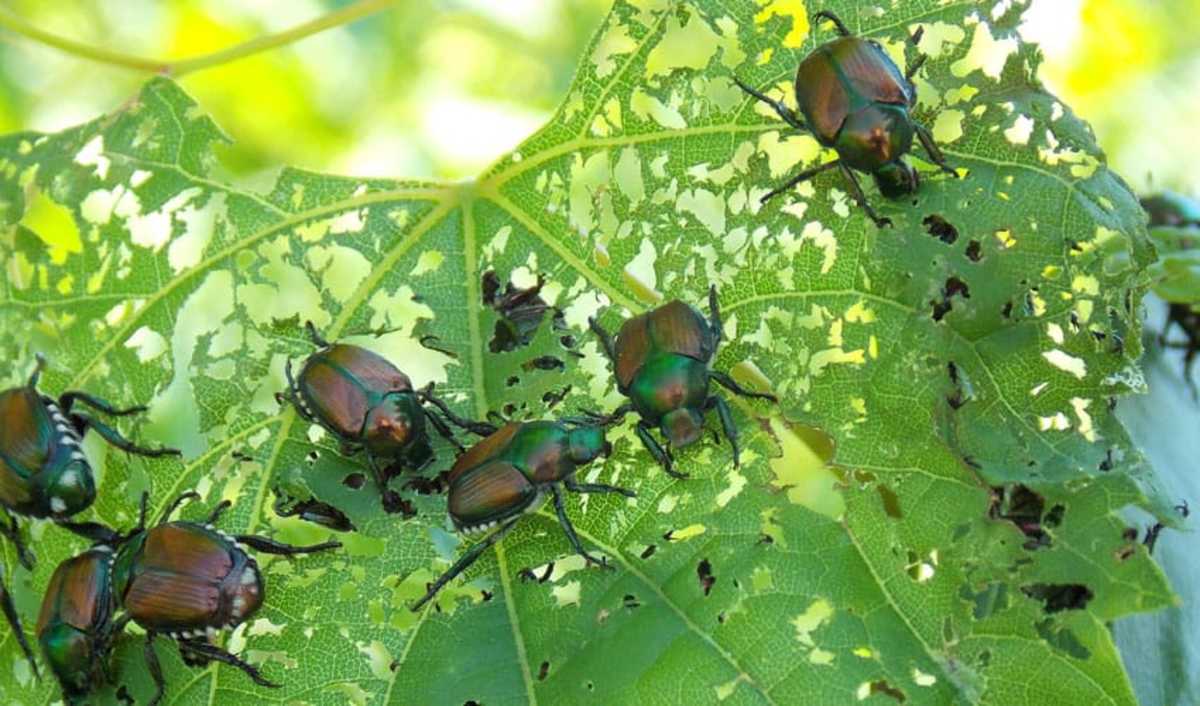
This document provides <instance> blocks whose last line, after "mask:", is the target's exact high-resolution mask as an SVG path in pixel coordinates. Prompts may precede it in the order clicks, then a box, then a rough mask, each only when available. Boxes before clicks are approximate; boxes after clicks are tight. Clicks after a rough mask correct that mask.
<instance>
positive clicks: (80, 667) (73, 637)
mask: <svg viewBox="0 0 1200 706" xmlns="http://www.w3.org/2000/svg"><path fill="white" fill-rule="evenodd" d="M112 561H113V548H112V547H111V546H108V545H105V544H101V545H97V546H95V547H92V548H91V549H88V550H87V551H85V552H83V553H82V554H79V555H78V556H75V557H72V558H70V559H67V560H66V561H64V562H63V563H61V564H59V565H58V568H57V569H55V570H54V575H53V576H51V577H50V583H49V585H47V586H46V593H45V594H44V595H43V596H42V610H41V613H40V614H39V616H38V622H37V636H38V642H39V643H41V646H42V654H43V655H44V656H45V658H46V663H47V664H49V665H50V671H52V672H53V673H54V676H55V677H57V678H58V682H59V684H60V685H61V686H62V691H63V699H64V700H65V701H66V703H68V704H72V705H74V704H83V703H87V700H88V697H89V696H90V695H91V693H92V691H93V690H94V689H95V688H96V686H97V685H98V684H100V683H101V682H102V681H107V682H111V681H112V677H111V675H110V674H109V671H108V658H109V653H110V652H111V650H112V646H113V642H114V641H115V640H116V638H117V636H118V635H120V634H121V632H122V631H123V630H124V629H125V624H126V623H127V622H128V618H127V617H126V618H120V619H116V616H117V603H116V601H115V600H114V598H113V593H112Z"/></svg>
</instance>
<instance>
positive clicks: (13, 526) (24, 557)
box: [0, 509, 34, 571]
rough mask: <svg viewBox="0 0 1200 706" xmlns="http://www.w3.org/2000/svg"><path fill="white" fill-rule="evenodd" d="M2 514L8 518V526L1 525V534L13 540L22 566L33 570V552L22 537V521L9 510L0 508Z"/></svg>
mask: <svg viewBox="0 0 1200 706" xmlns="http://www.w3.org/2000/svg"><path fill="white" fill-rule="evenodd" d="M0 514H2V515H3V516H4V517H5V518H6V519H7V520H8V526H7V527H5V526H3V525H0V534H2V535H3V536H4V537H5V538H6V539H8V541H10V542H12V545H13V548H15V549H16V550H17V561H19V562H21V566H24V567H25V568H26V569H29V570H30V571H33V564H34V558H33V553H32V552H30V551H29V547H26V546H25V540H24V539H23V538H22V537H21V525H20V523H18V522H17V518H16V517H14V516H12V515H9V514H8V511H7V510H4V509H0Z"/></svg>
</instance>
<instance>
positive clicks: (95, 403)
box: [58, 390, 149, 417]
mask: <svg viewBox="0 0 1200 706" xmlns="http://www.w3.org/2000/svg"><path fill="white" fill-rule="evenodd" d="M76 402H82V403H84V404H86V405H87V406H89V407H91V408H92V409H95V410H98V411H100V412H104V413H105V414H107V415H110V416H113V417H125V416H128V415H130V414H137V413H138V412H145V411H146V410H147V409H149V407H147V406H145V405H136V406H134V407H130V408H129V409H117V408H116V407H113V406H112V405H111V404H109V403H108V402H105V401H104V400H102V399H100V398H99V397H96V396H94V395H89V394H88V393H86V392H81V391H79V390H70V391H68V392H64V393H62V394H61V395H59V397H58V406H59V407H61V408H62V411H63V413H64V414H65V413H67V412H70V411H71V407H73V406H74V405H75V403H76Z"/></svg>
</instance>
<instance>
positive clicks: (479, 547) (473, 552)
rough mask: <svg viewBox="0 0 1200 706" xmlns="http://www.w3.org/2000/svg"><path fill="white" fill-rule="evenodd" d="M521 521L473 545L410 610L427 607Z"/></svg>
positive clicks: (515, 520) (515, 519) (506, 525)
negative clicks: (447, 585) (439, 593)
mask: <svg viewBox="0 0 1200 706" xmlns="http://www.w3.org/2000/svg"><path fill="white" fill-rule="evenodd" d="M519 519H521V517H520V515H518V516H517V517H514V518H513V519H511V520H509V521H508V523H507V524H504V525H501V527H500V529H498V530H496V531H495V532H492V533H491V534H489V535H488V536H487V537H486V538H484V539H483V541H480V542H476V543H475V544H473V545H471V548H470V549H468V550H467V552H466V553H465V554H463V555H462V556H461V557H459V559H458V561H456V562H454V566H451V567H450V568H449V569H447V570H446V572H445V573H443V574H442V575H441V576H439V577H437V580H436V581H434V582H433V583H432V584H430V585H429V589H428V590H427V591H425V595H424V596H421V598H420V600H418V601H417V602H416V603H413V604H412V605H411V606H409V610H411V611H412V612H414V613H415V612H417V611H418V610H420V609H421V606H423V605H425V604H426V603H428V602H429V600H430V599H431V598H433V597H434V596H436V595H437V592H438V591H440V590H442V587H443V586H445V585H446V584H448V583H450V582H451V581H453V580H454V578H455V577H456V576H458V575H459V574H461V573H462V572H464V571H466V570H467V568H469V567H470V566H471V564H474V563H475V562H476V560H478V559H479V555H481V554H483V553H484V552H485V551H487V549H488V548H489V547H491V546H492V545H493V544H495V543H496V542H499V541H500V540H501V539H504V535H506V534H508V533H509V531H510V530H512V528H513V525H515V524H517V520H519Z"/></svg>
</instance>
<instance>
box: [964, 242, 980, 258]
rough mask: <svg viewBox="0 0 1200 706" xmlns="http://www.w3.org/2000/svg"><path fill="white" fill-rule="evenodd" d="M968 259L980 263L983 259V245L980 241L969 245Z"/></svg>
mask: <svg viewBox="0 0 1200 706" xmlns="http://www.w3.org/2000/svg"><path fill="white" fill-rule="evenodd" d="M967 259H968V260H970V261H971V262H979V261H980V260H982V259H983V244H982V243H980V242H979V241H978V240H972V241H971V242H969V243H967Z"/></svg>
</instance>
